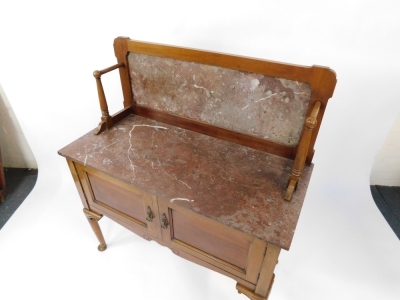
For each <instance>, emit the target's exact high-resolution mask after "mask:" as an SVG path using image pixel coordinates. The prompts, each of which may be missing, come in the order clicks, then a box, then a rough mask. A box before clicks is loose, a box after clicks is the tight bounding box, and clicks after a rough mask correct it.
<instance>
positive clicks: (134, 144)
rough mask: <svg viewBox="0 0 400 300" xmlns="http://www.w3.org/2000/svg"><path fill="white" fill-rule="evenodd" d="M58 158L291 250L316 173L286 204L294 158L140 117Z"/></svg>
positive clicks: (69, 148)
mask: <svg viewBox="0 0 400 300" xmlns="http://www.w3.org/2000/svg"><path fill="white" fill-rule="evenodd" d="M255 84H256V83H254V85H255ZM59 153H60V154H61V155H63V156H65V157H68V158H70V159H72V160H74V161H76V162H78V163H80V164H82V165H87V166H90V167H91V168H94V169H97V170H99V171H101V172H103V173H106V174H108V175H110V176H112V177H114V178H116V179H118V180H121V181H123V182H126V183H129V184H131V185H133V186H135V187H137V188H139V189H142V190H144V191H146V192H148V193H150V194H153V195H155V196H157V197H158V198H159V199H161V201H167V202H168V203H170V205H178V206H182V207H185V208H187V209H189V210H192V211H194V212H196V213H198V214H201V215H203V216H205V217H208V218H211V219H213V220H216V221H218V222H220V223H223V224H226V225H227V226H230V227H232V228H235V229H237V230H240V231H242V232H245V233H247V234H251V235H253V236H255V237H257V238H259V239H262V240H264V241H267V242H270V243H273V244H276V245H278V246H280V247H282V248H284V249H288V248H289V247H290V243H291V240H292V237H293V234H294V230H295V227H296V224H297V220H298V218H299V214H300V210H301V207H302V204H303V199H304V196H305V192H306V189H307V185H308V181H309V179H310V176H311V171H312V167H305V169H304V172H303V175H302V180H301V181H300V184H299V186H298V188H297V190H296V192H295V193H294V196H293V199H292V201H291V202H286V201H284V200H282V194H283V193H284V191H285V187H286V184H287V180H288V177H289V173H290V169H291V166H292V163H293V161H292V160H290V159H285V158H282V157H278V156H274V155H271V154H269V153H266V152H262V151H259V150H255V149H252V148H248V147H244V146H241V145H238V144H235V143H231V142H228V141H224V140H220V139H217V138H214V137H211V136H207V135H203V134H200V133H196V132H192V131H190V130H185V129H182V128H179V127H175V126H171V125H169V124H164V123H160V122H157V121H154V120H150V119H146V118H143V117H140V116H136V115H131V116H129V117H127V118H125V119H123V120H122V121H120V122H119V123H118V124H116V125H114V126H113V127H112V128H111V129H109V130H107V131H105V132H103V133H101V134H100V135H94V134H93V131H91V132H89V133H87V134H86V135H84V136H83V137H81V138H79V139H78V140H76V141H75V142H73V143H71V144H70V145H68V146H66V147H65V148H63V149H62V150H60V151H59Z"/></svg>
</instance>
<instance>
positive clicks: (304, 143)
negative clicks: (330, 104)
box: [284, 101, 321, 201]
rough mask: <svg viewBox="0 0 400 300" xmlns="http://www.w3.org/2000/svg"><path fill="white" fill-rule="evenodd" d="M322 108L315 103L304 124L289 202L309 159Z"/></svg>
mask: <svg viewBox="0 0 400 300" xmlns="http://www.w3.org/2000/svg"><path fill="white" fill-rule="evenodd" d="M320 107H321V102H319V101H317V102H315V104H314V107H313V109H312V111H311V114H310V116H309V117H308V118H307V119H306V121H305V122H304V130H303V135H302V136H301V140H300V144H299V148H298V150H297V154H296V158H295V160H294V163H293V167H292V171H291V174H290V177H289V182H288V187H287V190H286V194H285V196H284V199H285V200H287V201H290V200H291V199H292V195H293V192H294V191H295V190H296V186H297V184H298V182H299V181H300V176H301V173H302V172H303V169H304V165H305V162H306V158H307V153H308V148H309V147H310V142H311V135H312V131H313V129H314V128H315V126H316V125H317V117H318V113H319V109H320Z"/></svg>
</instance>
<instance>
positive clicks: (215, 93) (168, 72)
mask: <svg viewBox="0 0 400 300" xmlns="http://www.w3.org/2000/svg"><path fill="white" fill-rule="evenodd" d="M128 62H129V71H130V75H131V76H130V77H131V86H132V91H133V94H134V100H135V103H136V104H137V105H141V106H145V107H149V108H152V109H155V110H158V111H161V112H165V113H169V114H173V115H177V116H180V117H184V118H189V119H192V120H195V121H199V122H203V123H207V124H211V125H213V126H218V127H221V128H224V129H228V130H232V131H236V132H240V133H244V134H247V135H251V136H255V137H258V138H261V139H266V140H269V141H272V142H274V143H279V144H283V145H286V146H289V147H295V146H297V144H298V142H299V139H300V135H301V132H302V129H303V124H304V120H305V117H306V112H307V109H308V105H309V102H310V97H311V87H310V85H309V84H308V83H304V82H299V81H293V80H288V79H284V78H278V77H272V76H266V75H263V74H256V73H250V72H243V71H238V70H232V69H228V68H223V67H217V66H211V65H206V64H199V63H195V62H188V61H181V60H176V59H171V58H165V57H157V56H151V55H145V54H140V53H133V52H132V53H130V54H129V55H128Z"/></svg>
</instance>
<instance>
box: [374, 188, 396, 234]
mask: <svg viewBox="0 0 400 300" xmlns="http://www.w3.org/2000/svg"><path fill="white" fill-rule="evenodd" d="M371 193H372V197H373V198H374V200H375V203H376V206H378V208H379V210H380V211H381V213H382V215H383V216H384V217H385V219H386V221H387V222H388V223H389V225H390V227H391V228H392V229H393V231H394V233H395V234H396V235H397V237H398V238H399V239H400V187H399V186H382V185H371Z"/></svg>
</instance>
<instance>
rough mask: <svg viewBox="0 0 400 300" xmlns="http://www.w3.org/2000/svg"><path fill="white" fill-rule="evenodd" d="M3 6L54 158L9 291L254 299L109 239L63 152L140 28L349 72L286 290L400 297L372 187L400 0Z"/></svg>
mask: <svg viewBox="0 0 400 300" xmlns="http://www.w3.org/2000/svg"><path fill="white" fill-rule="evenodd" d="M3 2H4V3H3ZM5 3H7V4H5ZM0 9H1V18H0V28H1V30H0V66H1V67H0V82H1V84H2V86H3V88H4V90H5V91H6V92H7V96H8V99H9V100H10V103H11V105H12V107H13V109H14V111H15V114H16V115H17V117H18V120H19V122H20V125H21V128H22V130H23V132H24V133H25V136H26V139H27V141H28V143H29V145H30V146H31V148H32V151H33V153H34V154H35V157H36V160H37V163H38V167H39V169H40V170H41V172H40V173H39V178H38V181H37V183H36V186H35V188H34V190H33V191H32V193H31V194H30V195H29V197H28V198H27V199H26V200H25V201H24V203H23V204H22V206H21V207H20V208H19V209H18V211H17V212H16V213H15V215H14V216H13V217H12V218H11V220H10V221H9V222H8V223H7V224H6V225H5V226H4V227H3V228H2V230H1V231H0V257H3V258H4V257H5V258H7V259H3V260H2V262H1V273H2V274H6V275H5V276H3V279H2V282H1V291H0V297H1V298H3V295H4V299H7V300H14V299H27V298H35V299H36V298H38V299H39V298H40V299H43V300H47V299H49V300H50V299H51V300H53V299H55V298H57V299H75V298H89V297H90V298H96V299H99V300H102V299H127V298H132V299H171V300H172V299H174V300H175V299H179V300H180V299H193V300H197V299H198V300H200V299H201V300H204V299H207V300H214V299H215V300H217V299H218V300H223V299H230V300H232V299H238V300H239V299H246V298H245V296H243V295H238V294H237V292H236V291H235V288H234V286H235V283H234V282H233V281H232V280H230V279H226V278H225V277H223V276H220V275H218V274H215V273H214V272H211V271H208V270H206V269H204V268H200V267H197V266H195V265H194V264H191V263H188V262H185V261H183V260H180V259H179V258H178V257H176V256H174V255H173V254H172V253H171V251H168V249H164V248H161V247H159V246H158V245H157V244H156V243H154V242H152V243H148V242H145V241H143V240H141V239H139V238H137V237H135V236H134V235H133V234H131V233H129V232H128V231H127V230H124V229H123V228H121V227H120V226H117V225H115V224H113V223H112V222H110V221H108V220H107V219H105V218H104V219H103V220H101V226H102V228H103V231H104V234H105V238H106V240H107V241H108V243H109V247H108V249H107V251H105V252H104V253H98V252H97V250H96V246H97V244H96V241H95V237H94V235H93V234H92V232H91V231H90V228H89V226H88V224H87V221H86V220H85V219H84V216H83V213H82V211H81V209H82V207H81V204H80V200H79V196H78V193H77V192H76V189H75V186H74V183H73V180H72V178H71V175H70V174H69V170H68V168H67V165H66V163H65V160H64V159H63V158H61V157H59V156H58V155H57V150H59V149H60V148H62V147H63V146H65V145H66V144H68V143H70V142H71V141H73V140H74V139H76V138H78V137H79V136H81V135H83V134H84V133H86V132H88V131H89V130H91V129H93V128H94V127H95V126H96V125H97V124H98V122H99V120H100V109H99V107H98V99H97V92H96V86H95V81H94V79H93V76H92V72H93V70H95V69H101V68H105V67H107V66H110V65H113V64H114V63H115V58H114V54H113V48H112V41H113V39H114V38H115V37H117V36H119V35H125V36H129V37H131V38H134V39H138V40H145V41H151V42H159V43H167V44H173V45H180V46H187V47H192V48H201V49H207V50H214V51H219V52H228V53H234V54H239V55H245V56H251V57H260V58H266V59H271V60H277V61H284V62H290V63H294V64H302V65H312V64H319V65H326V66H329V67H331V68H332V69H334V70H335V71H336V73H337V77H338V84H337V88H336V91H335V93H334V96H333V99H332V100H331V101H330V104H329V106H328V109H327V111H326V114H325V117H324V122H323V124H322V126H321V130H320V135H319V138H318V140H317V143H316V145H315V150H316V154H315V156H314V163H315V168H314V172H313V176H312V179H311V184H310V186H309V190H308V193H307V197H306V201H305V204H304V207H303V210H302V213H301V216H300V220H299V224H298V226H297V229H296V234H295V237H294V240H293V243H292V247H291V249H290V251H288V252H286V251H282V254H281V256H280V259H279V264H278V266H277V268H276V280H275V285H274V287H273V290H272V293H271V296H270V299H271V300H293V299H296V300H303V299H304V300H314V299H316V300H320V299H324V300H331V299H335V300H337V299H341V300H342V299H349V300H354V299H363V300H376V299H385V300H398V299H399V295H400V285H399V278H400V242H399V240H398V239H397V237H396V236H395V234H394V233H393V232H392V230H391V229H390V227H389V226H388V224H387V223H386V221H385V220H384V218H383V217H382V215H381V213H380V211H379V210H378V209H377V207H376V205H375V203H374V200H373V199H372V196H371V193H370V188H369V185H370V174H371V169H372V165H373V162H374V160H375V157H376V156H377V154H378V152H379V150H380V148H381V146H382V144H383V142H384V140H385V138H386V136H387V133H388V132H389V129H390V128H391V126H392V124H393V122H394V120H395V118H396V117H397V115H398V113H399V111H400V99H399V98H400V85H399V78H400V59H399V53H400V39H399V36H400V21H399V20H400V19H399V15H400V2H399V1H396V0H381V1H379V2H378V1H376V0H375V1H371V0H352V1H318V0H304V1H294V0H293V1H291V0H283V1H270V0H265V1H256V0H248V1H215V0H204V1H201V2H199V1H197V2H189V1H178V0H171V1H134V0H130V1H123V0H114V1H107V2H105V1H97V2H93V3H90V2H88V1H76V0H70V1H44V0H37V1H25V0H21V1H2V3H1V5H0ZM110 85H111V86H110V87H108V88H107V87H106V93H107V95H108V98H109V99H110V100H113V101H115V103H117V105H120V104H119V103H121V101H122V99H120V100H118V99H119V98H117V95H116V94H115V95H116V96H115V97H113V96H114V92H113V90H118V93H120V92H119V87H118V85H117V84H115V85H114V84H113V83H112V82H111V83H110ZM113 85H114V86H113ZM21 287H23V288H21Z"/></svg>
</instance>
